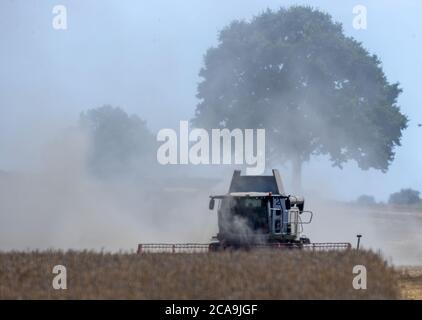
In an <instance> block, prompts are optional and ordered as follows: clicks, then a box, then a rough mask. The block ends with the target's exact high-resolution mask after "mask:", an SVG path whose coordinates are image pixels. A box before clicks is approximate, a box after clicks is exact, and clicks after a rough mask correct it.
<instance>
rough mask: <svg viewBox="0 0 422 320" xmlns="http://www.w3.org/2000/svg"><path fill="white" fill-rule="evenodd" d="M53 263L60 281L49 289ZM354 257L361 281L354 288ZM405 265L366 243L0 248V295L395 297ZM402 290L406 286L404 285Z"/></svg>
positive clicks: (27, 297)
mask: <svg viewBox="0 0 422 320" xmlns="http://www.w3.org/2000/svg"><path fill="white" fill-rule="evenodd" d="M55 265H63V266H65V267H66V276H67V281H66V283H67V289H66V290H55V289H54V288H53V286H52V282H53V278H54V277H55V276H56V274H54V273H53V272H52V270H53V267H54V266H55ZM355 265H364V266H365V267H366V269H367V289H366V290H355V289H354V288H353V286H352V281H353V278H354V277H355V276H356V275H355V274H353V272H352V270H353V267H354V266H355ZM409 272H410V271H409V270H401V271H398V270H395V269H394V268H393V267H391V266H389V265H388V264H387V263H386V262H385V261H384V260H383V259H382V258H381V257H380V256H379V255H377V254H375V253H374V252H371V251H360V252H356V251H354V250H352V251H347V252H333V251H332V252H318V253H314V252H301V251H253V252H252V251H251V252H222V253H208V254H207V253H202V254H166V253H163V254H145V255H136V254H129V253H119V254H110V253H95V252H89V251H80V252H77V251H67V252H60V251H43V252H4V253H0V298H1V299H400V298H403V297H404V298H410V297H409V296H404V295H403V293H402V292H404V291H403V290H404V288H403V286H404V285H407V286H408V287H409V283H411V282H412V279H411V278H408V284H405V283H404V282H403V279H405V278H406V277H410V276H409V274H408V273H409ZM408 293H410V291H409V292H408Z"/></svg>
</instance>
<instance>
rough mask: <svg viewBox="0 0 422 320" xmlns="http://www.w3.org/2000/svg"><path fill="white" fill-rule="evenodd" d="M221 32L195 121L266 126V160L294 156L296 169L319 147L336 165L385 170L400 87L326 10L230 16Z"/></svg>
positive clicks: (394, 140)
mask: <svg viewBox="0 0 422 320" xmlns="http://www.w3.org/2000/svg"><path fill="white" fill-rule="evenodd" d="M218 39H219V42H218V46H216V47H212V48H210V49H209V50H208V51H207V53H206V55H205V58H204V66H203V68H202V69H201V71H200V77H201V78H202V80H201V82H200V83H199V85H198V89H197V97H198V98H199V100H200V102H199V103H198V105H197V108H196V113H195V117H194V119H193V124H194V125H197V126H202V127H207V128H220V127H223V128H229V129H230V128H231V129H233V128H265V129H266V139H267V143H268V146H269V148H268V150H269V151H268V154H267V159H269V160H270V161H271V162H272V163H274V164H280V163H282V162H285V161H292V163H293V164H294V165H295V166H294V168H295V170H296V172H298V173H299V174H300V168H301V164H302V163H303V162H304V161H307V160H309V158H310V156H311V155H319V154H323V155H328V156H329V157H330V159H331V161H332V164H333V165H334V166H338V167H340V168H341V167H342V165H343V164H344V163H345V162H346V161H348V160H350V159H354V160H356V161H357V163H358V165H359V167H360V168H362V169H369V168H375V169H379V170H382V171H384V172H385V171H386V170H387V169H388V167H389V165H390V163H391V162H392V161H393V159H394V155H395V151H394V148H395V147H396V146H399V145H400V139H401V136H402V130H403V129H405V128H406V126H407V118H406V116H405V115H403V114H402V113H401V112H400V109H399V106H398V105H397V98H398V96H399V94H400V93H401V89H400V87H399V84H398V83H390V82H389V81H388V80H387V78H386V76H385V74H384V72H383V69H382V64H381V60H380V59H379V58H378V56H376V55H374V54H370V53H369V52H368V51H367V50H366V49H365V48H364V47H363V45H362V44H361V43H360V42H358V41H356V40H355V39H353V38H351V37H348V36H345V35H344V32H343V29H342V25H341V24H340V23H337V22H334V21H333V19H332V17H331V16H330V15H329V14H327V13H323V12H321V11H318V10H316V9H313V8H311V7H301V6H295V7H291V8H288V9H285V8H281V9H280V10H278V11H271V10H267V11H266V12H263V13H262V14H260V15H258V16H256V17H254V18H253V19H252V20H251V21H233V22H232V23H231V24H230V25H229V26H227V27H226V28H224V29H223V30H222V31H221V32H220V34H219V38H218Z"/></svg>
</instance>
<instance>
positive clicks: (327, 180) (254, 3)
mask: <svg viewBox="0 0 422 320" xmlns="http://www.w3.org/2000/svg"><path fill="white" fill-rule="evenodd" d="M340 3H341V5H340ZM58 4H63V5H65V6H66V7H67V14H68V17H67V18H68V21H67V22H68V29H67V30H66V31H58V30H54V29H53V28H52V19H53V14H52V9H53V7H54V6H55V5H58ZM291 4H309V5H313V6H316V7H318V8H320V9H322V10H324V11H327V12H329V13H330V14H331V15H332V16H333V17H334V19H335V20H336V21H339V22H341V23H343V25H344V29H345V32H346V34H347V35H351V36H353V37H355V38H356V39H357V40H359V41H362V42H363V44H364V46H365V47H366V48H367V49H369V51H370V52H371V53H376V54H377V55H378V56H379V57H380V59H381V60H382V61H383V68H384V70H385V72H386V74H387V77H388V79H389V81H391V82H396V81H399V82H400V83H401V87H402V88H403V90H404V92H403V94H402V95H401V96H400V100H399V104H400V105H401V106H402V111H403V112H404V113H405V114H407V115H408V116H409V118H410V123H409V128H408V129H407V130H406V131H405V132H404V137H403V139H402V144H403V146H402V147H401V148H398V149H397V155H396V160H395V161H394V163H393V165H392V166H391V169H390V171H389V172H388V173H387V174H382V173H379V172H376V171H374V170H370V171H365V172H363V171H360V170H358V169H356V166H355V165H354V164H353V163H351V164H350V165H348V166H346V168H345V169H344V170H343V171H341V170H339V169H331V168H330V166H329V164H328V163H327V162H326V161H325V160H323V159H320V160H319V161H314V162H313V163H311V164H310V165H308V166H307V167H306V168H305V172H304V176H305V178H304V184H305V185H306V181H307V176H306V174H307V173H309V172H312V177H311V178H309V184H310V185H311V186H313V187H315V186H317V185H318V184H320V183H321V184H322V185H324V186H325V187H327V188H329V189H333V190H337V189H338V188H337V187H336V186H337V185H338V184H340V183H341V184H342V186H343V188H341V191H338V190H337V192H338V193H339V194H340V195H341V196H343V197H346V198H350V197H352V198H353V197H355V196H356V195H359V194H361V193H364V192H367V193H370V194H373V195H376V196H377V198H378V199H379V200H385V199H386V197H387V195H388V194H389V193H391V192H393V191H397V190H399V189H400V188H403V187H413V188H416V189H419V190H422V170H421V168H422V166H421V164H422V151H421V140H420V139H421V137H422V128H418V127H417V123H422V108H421V107H420V106H419V101H420V98H419V95H420V94H421V82H420V75H421V74H422V58H421V51H422V50H421V49H422V45H421V39H422V34H421V31H422V19H421V18H420V16H421V12H422V2H421V1H413V0H407V1H393V0H389V1H388V0H387V1H386V0H383V1H377V0H373V1H334V0H330V1H275V0H274V1H270V0H224V1H223V0H220V1H218V0H167V1H162V0H161V1H157V0H154V1H152V0H148V1H117V0H115V1H104V0H90V1H76V0H74V1H64V0H61V1H41V0H39V1H26V0H20V1H12V0H0V40H1V41H0V169H3V170H19V169H21V168H23V167H25V166H26V165H27V163H28V161H30V160H31V159H30V158H31V157H35V156H36V151H37V150H38V149H39V145H41V144H42V143H44V142H45V141H46V139H47V137H48V135H49V134H51V133H54V132H56V130H57V129H58V128H61V127H63V126H66V125H70V124H74V123H75V122H76V121H77V118H78V115H79V113H80V111H81V110H85V109H88V108H93V107H98V106H101V105H103V104H112V105H116V106H121V107H123V108H124V109H125V110H127V111H128V112H130V113H137V114H138V115H139V116H141V117H142V118H144V119H146V120H147V122H148V125H149V127H150V128H151V129H152V130H157V129H160V128H163V127H176V126H177V124H178V121H179V120H185V119H190V118H191V117H192V116H193V112H194V109H195V105H196V102H197V101H196V98H195V93H196V85H197V83H198V81H199V77H198V71H199V69H200V67H201V65H202V58H203V55H204V53H205V52H206V49H207V48H209V47H210V46H212V45H215V44H216V41H217V33H218V31H219V30H221V29H222V28H223V27H224V26H225V25H227V24H228V23H229V22H230V21H231V20H233V19H249V18H251V17H252V16H253V15H255V14H258V13H260V12H261V11H262V10H264V9H266V8H267V7H269V8H272V9H277V8H278V7H280V6H288V5H291ZM358 4H363V5H365V6H367V9H368V28H367V30H354V29H353V27H352V20H353V17H354V15H353V13H352V9H353V7H354V6H355V5H358ZM344 185H345V186H344Z"/></svg>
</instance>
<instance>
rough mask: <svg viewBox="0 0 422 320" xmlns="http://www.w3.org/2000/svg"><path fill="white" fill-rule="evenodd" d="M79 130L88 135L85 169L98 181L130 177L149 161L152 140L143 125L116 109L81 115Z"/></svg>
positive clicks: (107, 108)
mask: <svg viewBox="0 0 422 320" xmlns="http://www.w3.org/2000/svg"><path fill="white" fill-rule="evenodd" d="M80 126H81V127H82V128H83V129H84V130H86V131H87V132H88V133H89V136H90V138H91V140H92V149H91V152H90V155H89V165H90V168H91V169H92V171H93V172H94V173H95V174H97V175H99V176H102V177H110V176H113V175H116V174H125V173H133V170H135V169H139V168H141V167H142V166H144V165H145V164H146V162H147V161H149V160H150V159H149V158H152V159H153V157H152V156H151V155H154V152H153V149H152V148H153V146H154V144H153V143H154V137H153V135H152V134H151V133H150V132H149V130H148V128H147V126H146V123H145V121H143V120H141V119H140V118H139V117H138V116H136V115H131V116H129V115H128V114H127V113H126V112H125V111H123V110H122V109H121V108H118V107H112V106H110V105H105V106H103V107H100V108H96V109H91V110H88V111H86V112H82V113H81V115H80Z"/></svg>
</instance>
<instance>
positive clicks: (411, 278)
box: [399, 267, 422, 300]
mask: <svg viewBox="0 0 422 320" xmlns="http://www.w3.org/2000/svg"><path fill="white" fill-rule="evenodd" d="M399 272H400V273H401V274H400V288H401V290H402V295H403V297H404V298H405V299H414V300H422V267H403V268H400V269H399Z"/></svg>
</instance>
